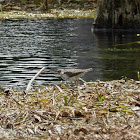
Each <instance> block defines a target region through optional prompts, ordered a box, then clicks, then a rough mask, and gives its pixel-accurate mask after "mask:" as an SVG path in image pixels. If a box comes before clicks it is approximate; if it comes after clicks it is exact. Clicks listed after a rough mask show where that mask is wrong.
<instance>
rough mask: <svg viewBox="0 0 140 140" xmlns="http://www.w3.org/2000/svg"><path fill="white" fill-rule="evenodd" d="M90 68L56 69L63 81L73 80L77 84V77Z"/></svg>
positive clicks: (90, 69)
mask: <svg viewBox="0 0 140 140" xmlns="http://www.w3.org/2000/svg"><path fill="white" fill-rule="evenodd" d="M92 70H93V69H92V68H88V69H58V70H57V71H58V73H59V74H60V76H61V78H62V79H63V80H65V81H71V82H72V81H75V83H76V84H77V82H78V80H79V78H81V77H82V76H84V75H85V74H86V73H87V72H89V71H92Z"/></svg>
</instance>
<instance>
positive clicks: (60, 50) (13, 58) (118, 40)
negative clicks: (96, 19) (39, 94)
mask: <svg viewBox="0 0 140 140" xmlns="http://www.w3.org/2000/svg"><path fill="white" fill-rule="evenodd" d="M92 22H93V20H92V19H57V20H52V19H49V20H48V19H46V20H42V19H40V20H29V21H28V20H4V21H2V23H1V25H0V44H1V46H0V47H1V49H0V85H3V86H5V87H9V86H12V87H25V86H26V85H27V84H28V82H29V80H30V79H31V78H32V77H33V76H34V75H35V74H36V73H37V72H38V71H39V70H40V69H41V68H42V67H44V66H45V67H46V70H45V71H44V72H43V73H42V74H41V75H40V76H39V77H38V78H37V80H36V82H37V84H44V85H46V84H51V83H56V84H59V82H60V80H61V78H60V77H59V75H57V74H56V71H57V69H59V68H89V67H92V68H93V69H94V70H93V71H92V72H89V73H87V74H86V75H85V76H84V77H83V78H84V80H86V81H90V80H93V81H94V80H96V79H104V80H112V79H120V78H121V76H127V77H130V78H135V79H136V78H137V71H138V70H139V69H140V63H139V60H140V55H139V54H140V45H139V44H138V43H133V44H128V43H130V42H135V41H139V40H140V36H139V35H138V33H137V34H136V33H123V32H121V33H112V32H110V33H102V32H97V33H94V32H93V31H92ZM116 44H124V45H118V46H115V45H116Z"/></svg>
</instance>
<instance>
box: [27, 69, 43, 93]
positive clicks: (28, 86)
mask: <svg viewBox="0 0 140 140" xmlns="http://www.w3.org/2000/svg"><path fill="white" fill-rule="evenodd" d="M44 70H45V67H43V68H42V69H41V70H40V71H39V72H38V73H37V74H36V75H35V76H34V77H33V78H32V79H31V80H30V82H29V83H28V85H27V88H26V90H25V92H26V93H27V92H28V91H29V90H30V88H31V84H32V82H33V81H34V80H35V79H36V78H37V77H38V76H39V75H40V74H41V73H42V71H44Z"/></svg>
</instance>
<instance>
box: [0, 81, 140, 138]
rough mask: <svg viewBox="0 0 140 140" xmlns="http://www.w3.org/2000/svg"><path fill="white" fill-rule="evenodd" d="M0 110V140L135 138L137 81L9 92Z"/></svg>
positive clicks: (139, 104)
mask: <svg viewBox="0 0 140 140" xmlns="http://www.w3.org/2000/svg"><path fill="white" fill-rule="evenodd" d="M0 107H1V110H0V128H1V129H0V137H1V139H35V140H36V139H52V140H58V139H60V140H65V139H69V140H71V139H73V140H86V139H87V140H90V139H94V140H96V139H97V140H107V139H109V140H114V139H116V140H121V139H123V140H130V139H131V140H132V139H135V140H138V139H140V119H139V116H140V82H138V81H134V80H131V79H130V80H127V81H125V80H118V81H107V82H101V81H96V82H92V83H88V84H85V85H81V86H79V87H78V88H77V87H71V86H66V85H64V84H62V85H61V87H60V86H58V85H53V86H48V87H43V88H41V89H38V90H36V91H32V92H30V93H28V94H25V93H24V92H21V91H15V90H13V89H10V90H7V91H5V92H1V94H0Z"/></svg>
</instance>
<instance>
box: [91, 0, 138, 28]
mask: <svg viewBox="0 0 140 140" xmlns="http://www.w3.org/2000/svg"><path fill="white" fill-rule="evenodd" d="M94 27H95V29H102V28H111V29H129V28H131V29H140V0H98V2H97V17H96V19H95V23H94Z"/></svg>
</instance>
